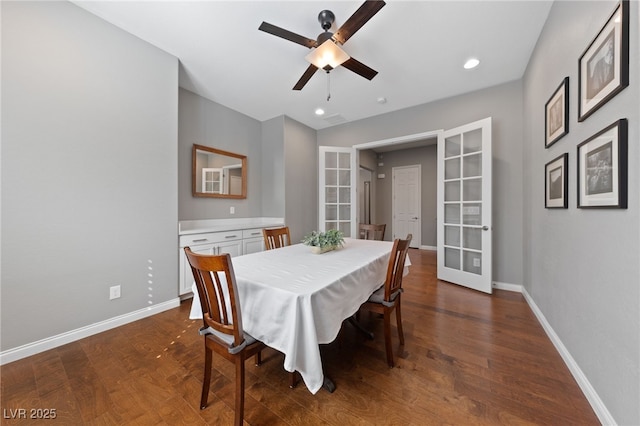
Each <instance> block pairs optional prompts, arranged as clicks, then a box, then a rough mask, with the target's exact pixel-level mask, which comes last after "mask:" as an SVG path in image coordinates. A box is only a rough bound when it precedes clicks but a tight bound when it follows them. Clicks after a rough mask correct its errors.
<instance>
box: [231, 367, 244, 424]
mask: <svg viewBox="0 0 640 426" xmlns="http://www.w3.org/2000/svg"><path fill="white" fill-rule="evenodd" d="M235 407H236V408H235V410H236V413H235V416H234V419H235V420H234V422H233V423H234V425H235V426H242V423H243V418H244V357H243V356H237V357H236V406H235Z"/></svg>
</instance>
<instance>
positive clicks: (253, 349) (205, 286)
mask: <svg viewBox="0 0 640 426" xmlns="http://www.w3.org/2000/svg"><path fill="white" fill-rule="evenodd" d="M184 251H185V253H186V255H187V259H188V261H189V265H190V266H191V271H192V272H193V278H194V279H195V282H196V287H197V289H198V296H199V298H200V305H201V306H202V320H203V323H204V324H203V327H202V328H201V329H200V334H202V335H204V381H203V383H202V396H201V398H200V409H201V410H204V409H205V408H206V407H207V400H208V396H209V384H210V382H211V364H212V361H213V352H216V353H217V354H219V355H220V356H222V357H223V358H225V359H226V360H228V361H231V362H233V363H235V366H236V398H235V421H234V424H235V425H237V426H240V425H242V423H243V417H244V376H245V370H244V363H245V360H246V359H248V358H250V357H251V356H254V355H255V357H256V358H255V360H256V365H259V364H260V362H261V357H260V355H261V351H262V349H263V348H264V347H265V345H264V343H262V342H260V341H257V340H256V339H254V338H253V337H251V336H250V335H248V334H247V333H245V332H244V331H243V329H242V314H241V312H240V303H239V301H238V300H239V299H238V289H237V285H236V277H235V273H234V271H233V264H232V263H231V256H230V255H229V254H228V253H225V254H221V255H205V254H196V253H193V252H192V251H191V249H190V248H189V247H185V248H184Z"/></svg>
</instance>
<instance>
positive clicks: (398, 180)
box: [391, 164, 422, 248]
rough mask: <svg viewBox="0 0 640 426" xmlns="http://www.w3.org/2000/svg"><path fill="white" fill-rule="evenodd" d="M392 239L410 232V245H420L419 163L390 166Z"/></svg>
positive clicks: (420, 202) (402, 236)
mask: <svg viewBox="0 0 640 426" xmlns="http://www.w3.org/2000/svg"><path fill="white" fill-rule="evenodd" d="M392 175H393V176H392V178H393V188H392V199H393V202H392V207H391V210H392V212H391V213H392V217H393V226H392V232H393V239H396V238H405V237H406V236H407V234H411V235H412V236H413V238H412V239H411V247H416V248H419V247H420V246H421V245H422V219H421V217H422V216H421V214H420V213H421V205H422V197H421V187H420V181H421V175H422V169H421V167H420V165H419V164H418V165H415V166H404V167H393V168H392Z"/></svg>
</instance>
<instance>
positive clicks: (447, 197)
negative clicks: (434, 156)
mask: <svg viewBox="0 0 640 426" xmlns="http://www.w3.org/2000/svg"><path fill="white" fill-rule="evenodd" d="M491 159H492V157H491V118H490V117H489V118H485V119H484V120H480V121H476V122H474V123H469V124H466V125H464V126H460V127H457V128H455V129H451V130H445V131H443V132H441V133H440V134H439V135H438V162H437V165H438V191H437V192H438V195H437V198H438V206H437V210H438V215H437V216H438V217H437V226H438V231H437V240H438V279H441V280H445V281H449V282H452V283H455V284H459V285H462V286H465V287H469V288H472V289H475V290H479V291H483V292H485V293H491V282H492V281H491V280H492V275H491V274H492V270H491V245H492V244H491V243H492V241H491V240H492V238H491V237H492V229H491V227H492V223H491Z"/></svg>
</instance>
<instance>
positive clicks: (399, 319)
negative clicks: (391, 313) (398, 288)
mask: <svg viewBox="0 0 640 426" xmlns="http://www.w3.org/2000/svg"><path fill="white" fill-rule="evenodd" d="M396 324H397V326H398V336H399V337H400V344H401V345H404V332H403V331H402V313H401V312H400V296H399V295H398V298H397V299H396Z"/></svg>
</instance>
